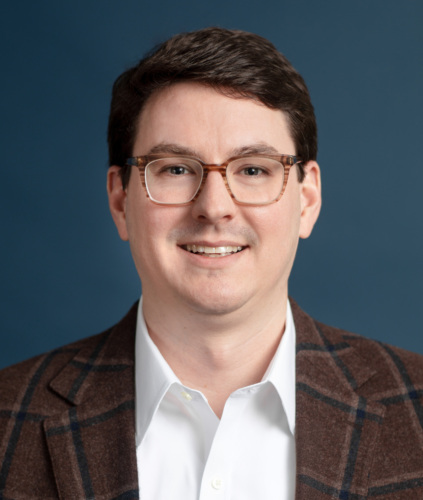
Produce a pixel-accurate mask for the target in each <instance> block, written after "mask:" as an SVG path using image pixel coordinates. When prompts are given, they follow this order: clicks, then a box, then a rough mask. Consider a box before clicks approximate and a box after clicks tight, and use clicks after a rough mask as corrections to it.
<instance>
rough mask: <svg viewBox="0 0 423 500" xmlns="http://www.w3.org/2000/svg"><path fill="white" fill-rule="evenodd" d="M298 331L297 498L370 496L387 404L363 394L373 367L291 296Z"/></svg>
mask: <svg viewBox="0 0 423 500" xmlns="http://www.w3.org/2000/svg"><path fill="white" fill-rule="evenodd" d="M291 306H292V310H293V315H294V322H295V327H296V333H297V348H296V350H297V355H296V385H297V395H296V408H297V414H296V450H297V485H296V499H298V500H300V499H303V498H313V500H323V499H328V498H352V496H351V495H352V494H355V495H357V496H354V498H357V499H360V498H363V499H364V498H367V484H368V471H369V469H370V461H371V459H372V452H373V449H374V446H375V443H376V439H377V436H378V431H379V429H380V426H381V424H382V421H383V415H384V407H383V405H381V404H380V403H377V402H376V401H372V400H371V399H370V398H367V399H366V398H365V397H363V396H362V395H361V393H360V388H361V387H362V386H363V385H364V384H365V382H367V381H368V380H369V379H371V378H372V377H373V375H374V374H375V371H374V370H372V369H371V368H370V367H369V366H368V364H366V362H365V361H364V360H363V359H361V357H360V355H359V354H358V353H357V352H356V351H355V349H354V348H353V347H351V346H350V345H349V343H348V341H347V339H346V336H345V337H344V336H343V333H344V334H345V333H346V332H342V331H341V330H337V329H334V328H329V327H325V326H324V325H321V324H319V323H317V322H315V321H314V320H313V319H312V318H311V317H310V316H308V315H307V314H306V313H304V312H303V311H302V310H301V309H300V308H299V307H298V305H297V304H296V303H295V302H294V301H293V300H291Z"/></svg>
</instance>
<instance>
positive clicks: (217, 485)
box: [211, 477, 223, 490]
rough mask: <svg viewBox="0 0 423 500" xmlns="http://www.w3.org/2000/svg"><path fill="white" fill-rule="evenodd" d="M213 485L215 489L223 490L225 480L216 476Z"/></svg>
mask: <svg viewBox="0 0 423 500" xmlns="http://www.w3.org/2000/svg"><path fill="white" fill-rule="evenodd" d="M211 485H212V487H213V488H214V489H215V490H221V489H222V487H223V481H222V480H221V479H220V478H219V477H215V478H214V479H213V480H212V482H211Z"/></svg>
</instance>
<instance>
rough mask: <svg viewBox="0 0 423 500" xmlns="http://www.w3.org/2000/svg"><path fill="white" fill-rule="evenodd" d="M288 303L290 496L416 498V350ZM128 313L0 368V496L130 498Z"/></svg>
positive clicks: (422, 478) (419, 440)
mask: <svg viewBox="0 0 423 500" xmlns="http://www.w3.org/2000/svg"><path fill="white" fill-rule="evenodd" d="M291 302H292V308H293V313H294V321H295V325H296V330H297V423H296V442H297V484H296V497H295V498H296V500H328V499H333V498H338V499H343V500H344V499H345V500H346V499H351V500H361V499H367V498H375V499H376V500H402V499H404V500H405V499H407V500H410V499H420V500H421V499H423V432H422V427H423V408H422V404H421V399H422V394H423V362H422V360H423V358H422V357H421V356H419V355H417V354H412V353H409V352H406V351H403V350H401V349H397V348H394V347H390V346H388V345H385V344H382V343H378V342H375V341H371V340H367V339H364V338H363V337H360V336H357V335H353V334H350V333H347V332H344V331H342V330H338V329H335V328H331V327H328V326H324V325H322V324H320V323H317V322H315V321H314V320H313V319H312V318H310V317H309V316H308V315H307V314H305V313H304V312H303V311H301V309H300V308H299V307H298V306H297V305H296V304H295V303H294V302H293V301H291ZM136 313H137V308H136V305H135V306H133V307H132V309H131V310H130V311H129V313H128V314H127V316H126V317H125V318H124V319H123V320H122V321H121V322H120V323H118V324H117V325H116V326H114V327H113V328H111V329H110V330H108V331H106V332H104V333H101V334H99V335H97V336H94V337H91V338H88V339H85V340H81V341H79V342H75V343H74V344H71V345H69V346H67V347H63V348H61V349H57V350H55V351H53V352H50V353H48V354H45V355H43V356H38V357H36V358H34V359H31V360H29V361H25V362H23V363H20V364H18V365H15V366H11V367H10V368H7V369H5V370H3V371H2V372H0V499H2V500H6V499H17V500H18V499H22V500H23V499H25V500H29V499H31V500H32V499H43V500H46V499H53V498H62V499H67V500H75V499H96V500H100V499H101V500H103V499H104V500H106V499H107V500H109V499H116V500H117V499H120V500H124V499H132V498H142V495H141V496H140V495H139V492H138V483H137V464H136V454H135V425H134V336H135V324H136ZM163 480H164V481H165V480H166V474H165V471H164V473H163ZM170 500H171V499H170ZM257 500H261V499H257ZM264 500H265V499H264Z"/></svg>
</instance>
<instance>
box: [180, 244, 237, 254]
mask: <svg viewBox="0 0 423 500" xmlns="http://www.w3.org/2000/svg"><path fill="white" fill-rule="evenodd" d="M185 247H186V249H187V250H188V252H194V253H209V254H213V253H234V252H239V251H241V250H242V247H233V246H224V247H206V246H202V245H186V246H185Z"/></svg>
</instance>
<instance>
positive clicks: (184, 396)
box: [181, 391, 192, 401]
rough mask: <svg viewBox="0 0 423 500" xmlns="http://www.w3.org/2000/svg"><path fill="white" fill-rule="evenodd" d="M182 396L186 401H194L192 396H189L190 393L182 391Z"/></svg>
mask: <svg viewBox="0 0 423 500" xmlns="http://www.w3.org/2000/svg"><path fill="white" fill-rule="evenodd" d="M181 395H182V397H183V398H184V399H186V400H187V401H191V400H192V396H191V394H189V393H188V392H185V391H182V392H181Z"/></svg>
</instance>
